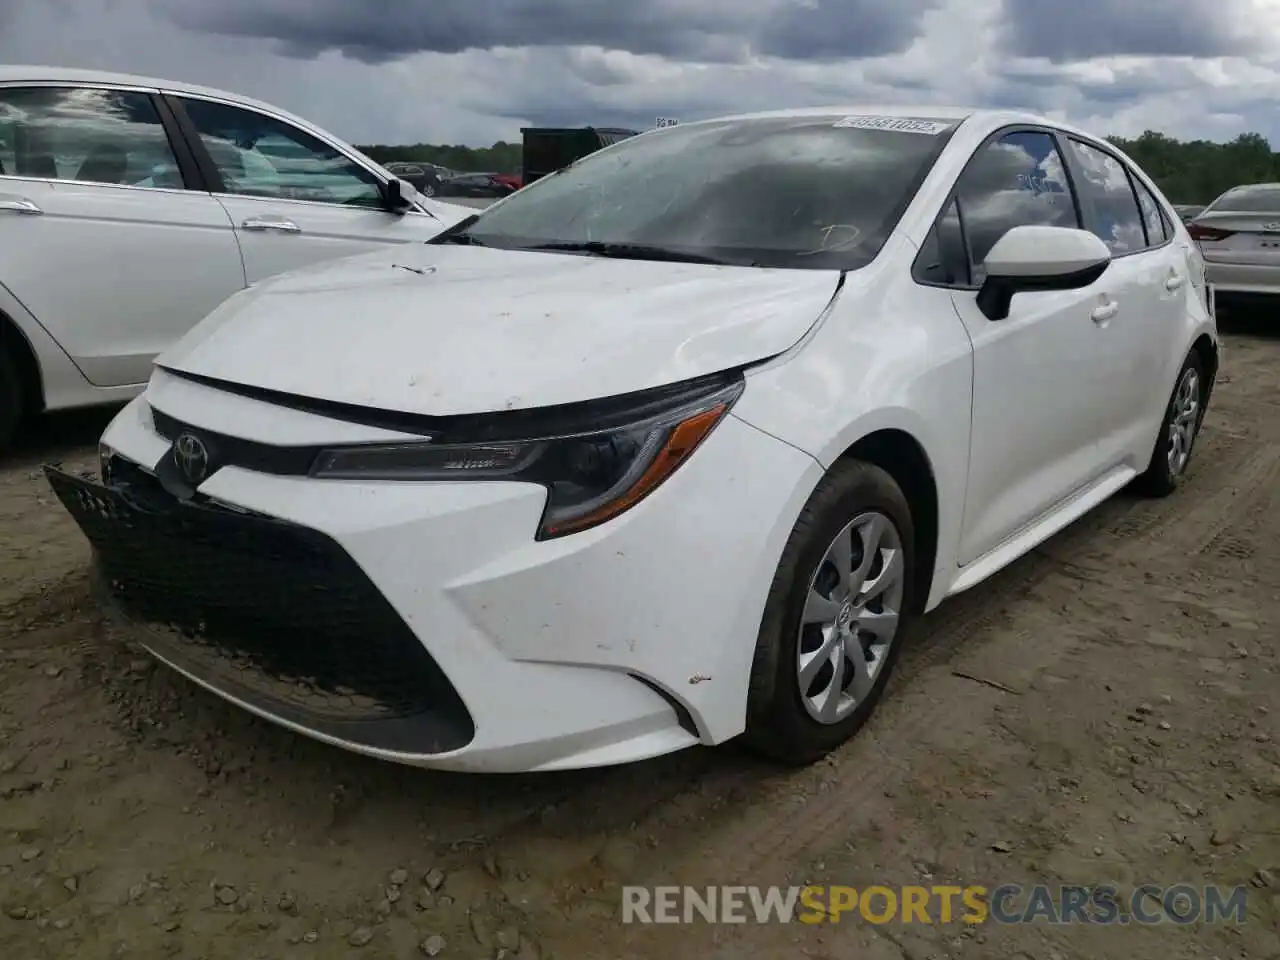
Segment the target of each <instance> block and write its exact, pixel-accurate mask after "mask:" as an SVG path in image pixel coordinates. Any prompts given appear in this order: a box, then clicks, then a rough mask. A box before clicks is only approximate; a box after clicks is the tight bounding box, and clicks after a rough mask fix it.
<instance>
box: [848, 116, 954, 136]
mask: <svg viewBox="0 0 1280 960" xmlns="http://www.w3.org/2000/svg"><path fill="white" fill-rule="evenodd" d="M834 126H837V127H849V128H853V129H856V130H891V131H895V132H897V133H923V134H926V135H927V136H935V135H937V134H939V133H942V132H944V131H946V130H950V129H951V127H952V124H950V123H944V122H943V121H941V120H916V119H913V118H911V117H845V118H843V119H841V120H837V121H836V123H835V124H834Z"/></svg>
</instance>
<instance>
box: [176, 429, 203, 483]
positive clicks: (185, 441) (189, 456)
mask: <svg viewBox="0 0 1280 960" xmlns="http://www.w3.org/2000/svg"><path fill="white" fill-rule="evenodd" d="M173 463H174V465H175V466H176V467H177V468H178V472H179V473H181V474H182V478H183V479H184V480H186V481H187V483H190V484H193V485H194V484H197V483H200V482H201V481H203V480H204V478H205V477H207V476H208V475H209V448H208V447H206V446H205V445H204V441H203V440H201V439H200V438H199V437H197V436H196V435H195V434H193V433H184V434H182V436H180V437H178V439H177V440H175V441H174V444H173Z"/></svg>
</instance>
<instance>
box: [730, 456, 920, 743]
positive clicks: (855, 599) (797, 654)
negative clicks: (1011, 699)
mask: <svg viewBox="0 0 1280 960" xmlns="http://www.w3.org/2000/svg"><path fill="white" fill-rule="evenodd" d="M914 536H915V531H914V527H913V525H912V521H911V510H910V508H909V507H908V505H907V500H906V497H905V496H904V495H903V493H902V490H901V489H900V488H899V487H898V485H897V484H896V483H895V482H894V480H893V478H892V477H890V476H889V474H888V473H886V472H885V471H884V470H882V469H880V468H879V467H876V466H874V465H872V464H867V463H861V462H858V461H850V462H845V463H840V464H837V465H836V466H835V467H834V468H832V470H831V472H830V473H828V474H827V476H826V477H825V478H823V480H822V482H821V483H820V484H819V485H818V489H817V490H816V491H815V492H814V494H813V496H812V497H811V498H810V500H809V503H808V504H807V505H806V506H805V509H804V511H803V512H802V513H801V515H800V518H799V520H797V521H796V525H795V528H794V530H793V531H792V534H791V539H790V540H789V541H788V542H787V546H786V549H785V550H784V551H783V554H782V560H781V562H780V563H779V565H778V571H777V573H776V575H775V576H774V580H773V585H772V587H771V588H770V592H769V598H768V600H767V602H766V605H765V613H764V618H763V620H762V622H761V627H760V635H759V638H758V640H757V645H756V655H755V662H754V664H753V666H752V675H751V686H750V690H749V692H748V704H747V730H746V734H745V738H744V739H745V741H746V743H747V744H748V745H749V746H750V747H751V748H752V749H754V750H756V751H757V752H759V753H762V754H764V755H766V756H768V757H770V758H772V759H776V760H781V761H783V762H786V763H794V764H806V763H812V762H814V761H815V760H818V759H820V758H821V757H823V756H824V755H826V754H827V753H829V752H830V751H831V750H833V749H835V748H836V747H838V746H840V744H842V743H844V742H845V741H846V740H848V739H849V738H850V737H852V736H853V735H854V734H855V733H856V732H857V730H858V729H859V728H860V727H861V726H862V724H863V723H864V722H865V721H866V719H867V717H869V716H870V715H871V712H872V711H873V710H874V709H875V705H876V703H877V701H878V700H879V698H880V695H881V693H882V692H883V690H884V687H885V684H886V683H887V682H888V680H889V675H890V673H891V672H892V670H893V666H894V663H895V662H896V661H897V658H898V653H899V649H900V648H901V643H900V638H901V637H902V635H903V632H904V629H905V627H906V624H907V620H908V617H909V612H910V611H911V610H912V609H913V606H912V604H913V601H914V596H913V589H912V583H913V580H912V573H913V571H914V561H915V548H914Z"/></svg>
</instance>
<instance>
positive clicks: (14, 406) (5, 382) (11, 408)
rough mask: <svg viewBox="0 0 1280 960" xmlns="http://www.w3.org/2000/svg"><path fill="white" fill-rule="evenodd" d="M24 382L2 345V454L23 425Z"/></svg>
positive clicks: (0, 373)
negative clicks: (19, 377)
mask: <svg viewBox="0 0 1280 960" xmlns="http://www.w3.org/2000/svg"><path fill="white" fill-rule="evenodd" d="M22 415H23V409H22V382H21V381H20V380H19V379H18V368H17V366H15V365H14V362H13V359H12V358H11V357H10V356H9V353H8V351H7V350H6V349H5V346H4V344H3V343H0V452H2V451H4V449H5V448H6V447H8V445H9V443H10V441H12V440H13V438H14V436H15V435H16V434H17V432H18V427H19V426H20V425H21V423H22Z"/></svg>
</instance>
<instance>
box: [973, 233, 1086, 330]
mask: <svg viewBox="0 0 1280 960" xmlns="http://www.w3.org/2000/svg"><path fill="white" fill-rule="evenodd" d="M1110 263H1111V251H1110V250H1109V249H1108V248H1107V245H1106V244H1105V243H1103V242H1102V241H1101V240H1100V239H1098V237H1097V236H1095V235H1094V234H1092V233H1090V232H1089V231H1087V230H1079V229H1076V228H1074V227H1054V226H1043V225H1038V224H1036V225H1024V226H1017V227H1013V228H1011V229H1010V230H1008V231H1007V232H1006V233H1005V234H1004V235H1003V236H1002V237H1001V238H1000V239H999V240H997V241H996V243H995V245H994V246H993V247H992V248H991V251H990V253H988V254H987V257H986V260H985V261H984V262H983V268H984V271H985V274H986V279H985V280H984V281H983V283H982V287H981V288H980V289H979V290H978V307H979V308H980V309H981V310H982V312H983V313H984V314H985V315H986V316H987V318H988V319H990V320H1003V319H1004V318H1005V317H1007V316H1008V315H1009V307H1010V303H1011V301H1012V299H1013V296H1014V294H1018V293H1030V292H1033V291H1047V290H1079V289H1081V288H1083V287H1087V286H1089V285H1090V284H1091V283H1094V282H1095V281H1096V280H1097V279H1098V278H1099V277H1101V276H1102V274H1103V273H1104V272H1106V269H1107V267H1108V266H1109V265H1110Z"/></svg>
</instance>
